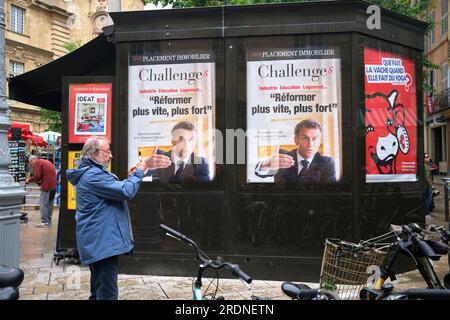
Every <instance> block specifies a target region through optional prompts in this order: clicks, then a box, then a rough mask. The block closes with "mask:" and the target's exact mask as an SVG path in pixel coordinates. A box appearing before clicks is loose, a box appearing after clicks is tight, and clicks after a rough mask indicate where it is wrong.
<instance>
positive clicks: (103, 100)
mask: <svg viewBox="0 0 450 320" xmlns="http://www.w3.org/2000/svg"><path fill="white" fill-rule="evenodd" d="M111 103H112V84H111V83H89V84H72V85H70V87H69V143H84V142H85V141H86V140H87V138H89V137H90V136H105V137H106V138H107V139H108V140H109V141H111Z"/></svg>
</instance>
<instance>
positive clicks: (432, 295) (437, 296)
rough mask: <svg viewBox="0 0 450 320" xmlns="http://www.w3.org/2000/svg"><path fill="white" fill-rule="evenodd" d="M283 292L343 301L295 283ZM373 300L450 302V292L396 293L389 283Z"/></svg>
mask: <svg viewBox="0 0 450 320" xmlns="http://www.w3.org/2000/svg"><path fill="white" fill-rule="evenodd" d="M282 290H283V292H284V293H285V294H286V295H288V296H289V297H291V298H292V299H293V300H342V299H341V298H340V297H339V296H338V295H337V294H335V293H334V292H331V291H329V290H324V289H311V288H309V287H308V286H305V285H299V284H294V283H288V282H286V283H283V285H282ZM362 300H365V299H362ZM372 300H450V290H446V289H417V288H414V289H406V290H404V291H399V292H395V291H394V286H393V285H392V284H391V283H389V284H385V285H383V286H382V292H381V294H379V295H377V297H376V298H375V299H372Z"/></svg>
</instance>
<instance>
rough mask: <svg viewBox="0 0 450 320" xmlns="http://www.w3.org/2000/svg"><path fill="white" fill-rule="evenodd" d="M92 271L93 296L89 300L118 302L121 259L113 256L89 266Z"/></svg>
mask: <svg viewBox="0 0 450 320" xmlns="http://www.w3.org/2000/svg"><path fill="white" fill-rule="evenodd" d="M89 269H90V270H91V296H90V297H89V300H117V298H118V295H119V289H118V287H117V277H118V271H119V257H118V256H112V257H109V258H106V259H103V260H99V261H97V262H94V263H92V264H90V265H89Z"/></svg>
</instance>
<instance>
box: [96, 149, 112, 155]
mask: <svg viewBox="0 0 450 320" xmlns="http://www.w3.org/2000/svg"><path fill="white" fill-rule="evenodd" d="M98 150H100V151H103V152H104V153H107V154H111V150H110V149H106V150H103V149H98Z"/></svg>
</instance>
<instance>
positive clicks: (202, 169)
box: [145, 121, 211, 183]
mask: <svg viewBox="0 0 450 320" xmlns="http://www.w3.org/2000/svg"><path fill="white" fill-rule="evenodd" d="M171 134H172V138H171V143H172V149H171V150H169V151H167V152H166V151H163V150H159V149H158V150H157V151H156V155H159V157H160V158H163V159H164V160H165V161H164V163H165V164H166V165H165V166H155V165H153V163H151V162H152V160H153V156H150V157H149V158H148V159H147V166H148V167H149V168H150V170H148V171H147V172H146V173H145V176H152V180H153V181H155V180H159V181H161V182H169V183H182V182H183V183H184V182H208V181H210V180H211V179H210V176H209V165H208V162H207V160H206V159H205V158H204V157H199V156H197V155H195V154H194V149H195V147H196V146H197V129H196V128H195V126H194V124H193V123H191V122H188V121H181V122H179V123H177V124H176V125H175V126H174V127H173V128H172V131H171Z"/></svg>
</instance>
